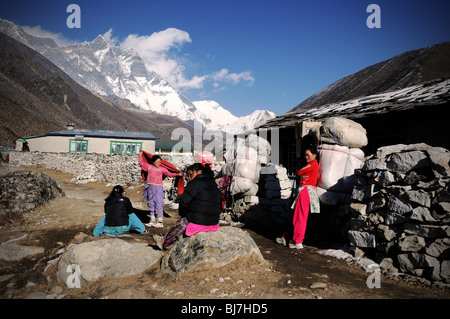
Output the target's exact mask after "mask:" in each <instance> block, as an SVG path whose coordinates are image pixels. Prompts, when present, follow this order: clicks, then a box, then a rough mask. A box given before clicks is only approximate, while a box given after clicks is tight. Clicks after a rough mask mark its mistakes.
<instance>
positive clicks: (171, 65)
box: [120, 28, 207, 89]
mask: <svg viewBox="0 0 450 319" xmlns="http://www.w3.org/2000/svg"><path fill="white" fill-rule="evenodd" d="M190 42H192V40H191V38H190V36H189V33H187V32H186V31H183V30H179V29H176V28H168V29H166V30H163V31H160V32H154V33H152V34H151V35H143V36H138V35H136V34H130V35H129V36H128V37H127V38H126V39H125V40H124V41H122V43H120V47H122V48H124V49H133V50H134V51H136V52H137V53H138V54H139V56H140V57H141V58H142V59H143V60H144V62H145V64H146V65H147V67H148V68H149V69H151V70H152V71H154V72H156V73H158V74H159V75H160V76H162V77H163V78H165V79H167V80H168V81H169V82H170V83H171V84H172V85H174V86H175V87H177V88H179V89H194V88H201V87H203V82H204V80H205V79H206V78H207V76H206V75H204V76H197V75H196V76H194V77H192V78H191V79H187V78H186V77H185V75H184V73H185V70H186V67H185V62H186V61H184V60H183V58H182V57H180V56H178V55H176V54H173V53H172V51H173V49H177V51H178V52H179V51H180V50H181V46H182V45H183V44H185V43H190Z"/></svg>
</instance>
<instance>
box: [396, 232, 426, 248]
mask: <svg viewBox="0 0 450 319" xmlns="http://www.w3.org/2000/svg"><path fill="white" fill-rule="evenodd" d="M398 246H399V248H400V250H401V251H419V250H421V249H422V248H423V247H425V239H424V238H423V237H420V236H417V235H411V236H405V237H402V238H400V239H399V241H398Z"/></svg>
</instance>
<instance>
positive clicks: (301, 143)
mask: <svg viewBox="0 0 450 319" xmlns="http://www.w3.org/2000/svg"><path fill="white" fill-rule="evenodd" d="M449 97H450V79H448V78H447V79H438V80H433V81H429V82H425V83H422V84H418V85H414V86H411V87H408V88H405V89H401V90H397V91H392V92H385V93H382V94H377V95H371V96H367V97H361V98H358V99H353V100H349V101H346V102H341V103H336V104H328V105H318V106H317V108H314V109H311V110H307V111H305V112H302V111H297V112H289V113H286V114H284V115H280V116H277V117H276V118H274V119H272V120H271V121H269V122H267V123H266V124H264V125H263V126H261V127H259V130H260V131H261V130H262V129H267V133H264V134H267V136H268V139H269V141H270V142H271V143H272V145H273V143H274V142H275V140H273V141H272V139H273V138H272V137H273V136H276V135H277V139H278V140H279V147H278V151H279V154H278V157H279V162H280V164H282V165H283V166H285V167H286V168H287V169H288V174H289V175H290V176H293V175H294V174H295V173H296V171H297V170H298V169H299V167H300V166H301V162H300V161H301V154H302V153H303V148H304V147H305V145H306V144H309V143H310V141H309V140H308V139H309V138H310V136H308V135H307V134H306V133H307V129H308V127H310V126H311V125H314V124H317V123H311V122H323V121H324V120H326V119H327V118H330V117H344V118H348V119H351V120H353V121H355V122H357V123H359V124H361V125H362V126H363V127H364V128H365V129H366V131H367V138H368V145H367V146H365V147H364V148H363V151H364V153H365V155H366V156H367V155H371V154H373V153H374V152H375V151H376V149H377V148H379V147H381V146H386V145H394V144H415V143H426V144H429V145H431V146H440V147H444V148H446V149H450V134H449V132H450V116H449V115H448V114H449V111H450V107H449ZM274 132H276V133H275V134H276V135H275V134H274ZM275 149H277V148H276V147H275Z"/></svg>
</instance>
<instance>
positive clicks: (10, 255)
mask: <svg viewBox="0 0 450 319" xmlns="http://www.w3.org/2000/svg"><path fill="white" fill-rule="evenodd" d="M43 253H44V247H34V246H20V245H17V244H14V243H9V244H5V245H0V259H1V260H6V261H13V260H14V261H15V260H21V259H23V258H25V257H28V256H32V255H37V254H43Z"/></svg>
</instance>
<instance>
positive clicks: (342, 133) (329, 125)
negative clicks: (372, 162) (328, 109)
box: [321, 117, 368, 148]
mask: <svg viewBox="0 0 450 319" xmlns="http://www.w3.org/2000/svg"><path fill="white" fill-rule="evenodd" d="M322 127H323V133H322V134H321V136H322V138H324V137H329V138H332V139H334V140H335V141H336V143H338V144H340V145H345V146H348V147H357V148H360V147H363V146H366V145H367V143H368V141H367V132H366V129H365V128H364V127H363V126H362V125H361V124H359V123H356V122H355V121H352V120H349V119H346V118H343V117H331V118H328V119H326V120H325V122H324V123H323V124H322Z"/></svg>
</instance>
